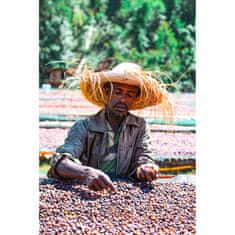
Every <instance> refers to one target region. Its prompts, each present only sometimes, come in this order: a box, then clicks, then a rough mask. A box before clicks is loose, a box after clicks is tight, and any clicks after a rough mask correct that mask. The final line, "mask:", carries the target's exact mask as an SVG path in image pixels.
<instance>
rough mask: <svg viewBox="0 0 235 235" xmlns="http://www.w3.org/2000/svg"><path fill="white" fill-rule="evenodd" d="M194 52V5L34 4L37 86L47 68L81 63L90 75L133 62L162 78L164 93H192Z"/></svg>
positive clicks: (107, 0)
mask: <svg viewBox="0 0 235 235" xmlns="http://www.w3.org/2000/svg"><path fill="white" fill-rule="evenodd" d="M194 52H195V0H158V1H154V0H139V1H131V0H99V1H95V0H87V1H84V0H70V1H69V0H67V1H66V0H47V1H46V0H40V81H41V82H42V81H43V79H45V78H46V72H45V71H46V69H45V68H47V67H48V63H49V64H50V65H51V66H57V67H59V66H61V67H62V66H63V67H65V68H67V67H71V66H73V62H74V61H75V64H76V62H77V61H79V60H81V59H84V58H85V61H86V63H87V64H88V65H89V67H91V68H92V69H96V68H97V67H99V65H100V64H102V62H103V61H104V60H106V59H107V58H112V60H111V62H110V63H109V64H108V65H107V66H106V69H109V68H111V67H112V66H114V65H116V64H117V63H120V62H124V61H132V62H136V63H139V64H140V65H142V66H143V67H144V68H145V69H147V70H161V71H163V72H165V73H166V74H167V75H168V76H163V77H162V80H163V81H164V82H165V83H173V84H174V87H170V88H169V89H170V90H172V91H185V92H192V91H194V90H195V55H194ZM55 61H62V62H64V63H61V62H60V63H56V62H55ZM71 62H72V64H71ZM56 64H57V65H56ZM62 64H63V65H62ZM169 78H170V79H169Z"/></svg>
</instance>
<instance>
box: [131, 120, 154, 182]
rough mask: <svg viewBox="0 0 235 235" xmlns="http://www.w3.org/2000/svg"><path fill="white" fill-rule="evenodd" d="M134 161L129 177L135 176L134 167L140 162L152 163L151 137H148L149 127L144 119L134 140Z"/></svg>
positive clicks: (140, 163)
mask: <svg viewBox="0 0 235 235" xmlns="http://www.w3.org/2000/svg"><path fill="white" fill-rule="evenodd" d="M133 159H134V161H133V162H132V166H131V171H130V174H129V177H130V178H133V177H135V173H136V169H137V167H139V166H140V165H142V164H146V163H153V164H155V161H154V159H153V152H152V145H151V138H150V129H149V127H148V125H147V123H146V121H145V120H143V123H142V125H141V129H140V132H139V135H138V137H137V141H136V148H135V152H134V158H133Z"/></svg>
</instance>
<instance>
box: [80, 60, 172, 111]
mask: <svg viewBox="0 0 235 235" xmlns="http://www.w3.org/2000/svg"><path fill="white" fill-rule="evenodd" d="M155 75H156V74H155ZM153 76H154V75H153V72H150V71H144V70H143V69H142V68H141V67H140V66H139V65H137V64H134V63H121V64H119V65H117V66H116V67H114V68H113V69H112V70H109V71H102V72H92V71H90V70H89V69H88V68H87V67H85V69H84V72H83V74H82V77H81V81H80V89H81V91H82V93H83V95H84V96H85V98H86V99H87V100H88V101H90V102H91V103H93V104H95V105H97V106H99V107H104V106H105V105H106V104H107V103H108V101H109V97H108V96H107V94H106V91H105V88H104V84H105V83H107V82H111V83H114V82H115V83H123V84H128V85H133V86H137V87H139V89H140V95H139V96H138V97H137V98H136V100H135V102H134V103H133V105H132V106H131V108H130V109H131V110H137V109H143V108H145V107H149V106H155V105H162V108H163V109H164V110H163V111H164V112H172V105H171V102H170V101H169V94H168V92H167V91H166V90H165V89H164V86H163V84H160V82H159V81H157V80H156V79H154V78H153Z"/></svg>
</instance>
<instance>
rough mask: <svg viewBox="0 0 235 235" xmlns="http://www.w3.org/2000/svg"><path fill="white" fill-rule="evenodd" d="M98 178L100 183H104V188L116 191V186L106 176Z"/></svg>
mask: <svg viewBox="0 0 235 235" xmlns="http://www.w3.org/2000/svg"><path fill="white" fill-rule="evenodd" d="M99 178H100V181H101V182H102V185H104V188H110V189H111V190H113V191H116V188H115V187H114V185H113V183H112V181H111V180H110V179H109V177H108V176H100V177H99Z"/></svg>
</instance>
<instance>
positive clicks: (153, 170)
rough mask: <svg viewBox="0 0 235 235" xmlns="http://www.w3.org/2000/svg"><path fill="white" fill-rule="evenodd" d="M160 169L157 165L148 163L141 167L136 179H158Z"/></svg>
mask: <svg viewBox="0 0 235 235" xmlns="http://www.w3.org/2000/svg"><path fill="white" fill-rule="evenodd" d="M158 173H159V167H158V165H156V164H152V163H147V164H143V165H140V166H139V167H138V168H137V170H136V177H137V178H138V179H140V180H143V181H152V180H155V179H157V177H158Z"/></svg>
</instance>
